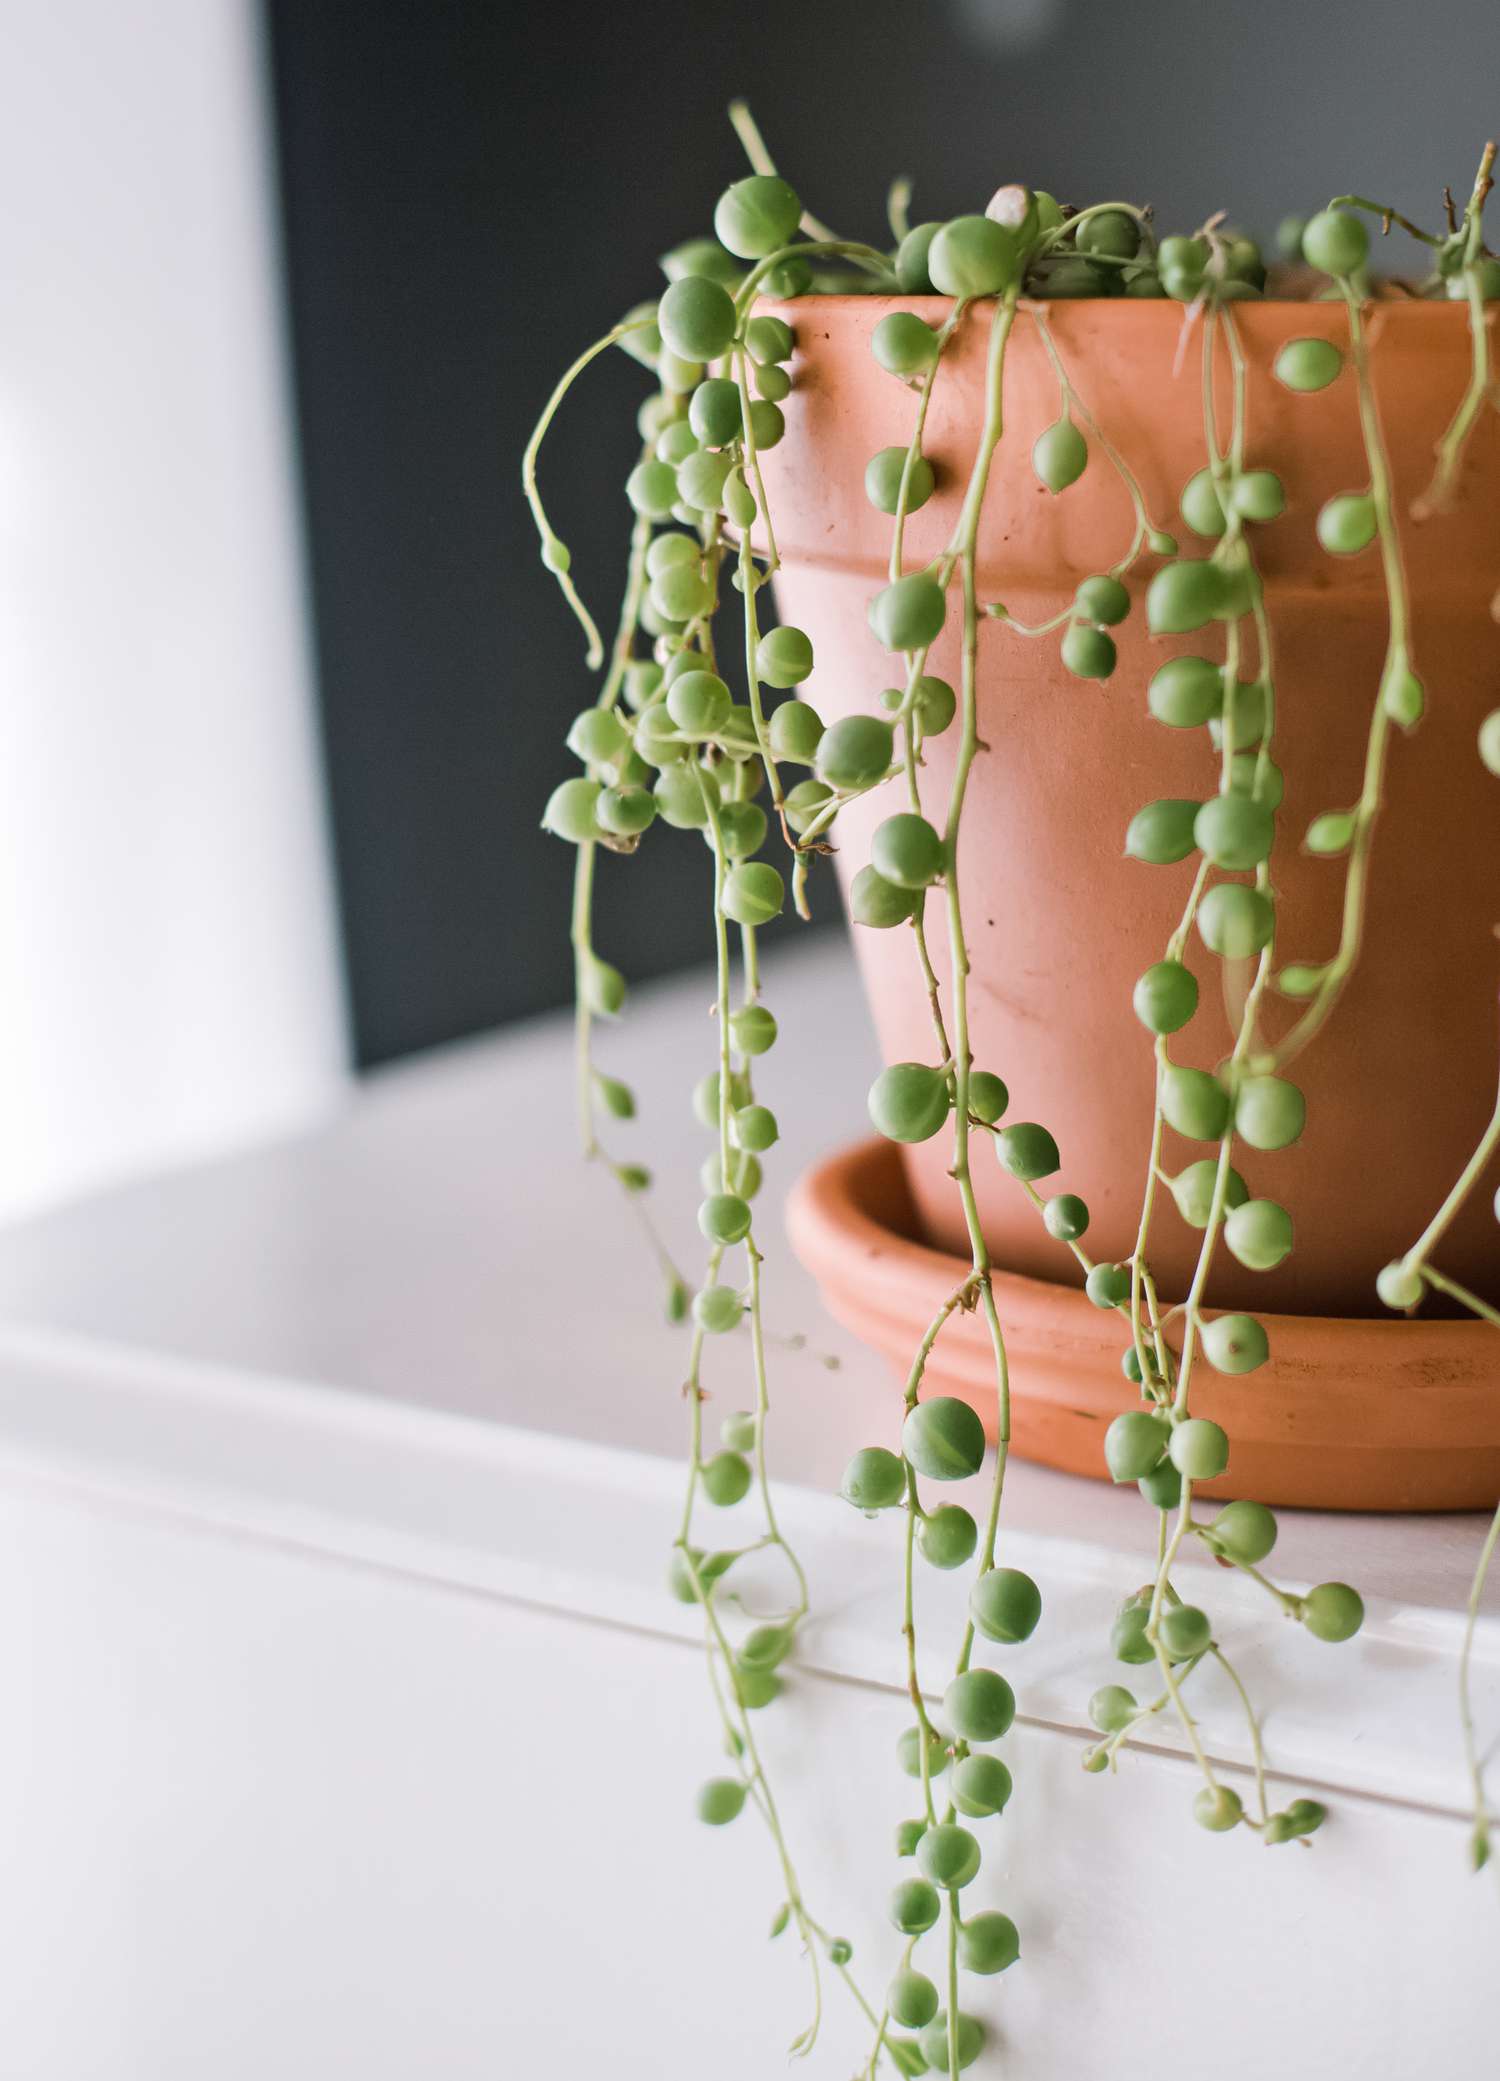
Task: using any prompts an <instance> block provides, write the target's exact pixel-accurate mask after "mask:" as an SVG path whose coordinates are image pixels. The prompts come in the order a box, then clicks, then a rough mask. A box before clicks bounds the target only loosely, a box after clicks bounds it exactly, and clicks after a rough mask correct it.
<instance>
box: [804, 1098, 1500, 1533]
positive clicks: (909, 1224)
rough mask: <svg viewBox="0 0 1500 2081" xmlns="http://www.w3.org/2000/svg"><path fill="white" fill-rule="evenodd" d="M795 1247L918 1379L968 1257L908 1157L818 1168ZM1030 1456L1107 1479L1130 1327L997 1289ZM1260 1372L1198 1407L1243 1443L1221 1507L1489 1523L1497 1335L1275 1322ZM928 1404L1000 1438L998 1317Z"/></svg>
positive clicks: (1499, 1451) (1301, 1319) (954, 1357)
mask: <svg viewBox="0 0 1500 2081" xmlns="http://www.w3.org/2000/svg"><path fill="white" fill-rule="evenodd" d="M787 1226H788V1229H789V1231H790V1234H791V1239H792V1245H793V1248H794V1249H795V1250H796V1252H797V1255H798V1256H799V1257H800V1258H801V1260H802V1262H803V1263H804V1264H805V1265H806V1266H807V1268H808V1270H809V1271H810V1272H811V1273H812V1274H813V1276H814V1278H815V1279H816V1280H817V1281H818V1284H819V1286H820V1288H821V1290H822V1294H823V1299H824V1302H825V1304H826V1306H827V1307H828V1310H829V1312H830V1313H831V1314H832V1315H833V1316H834V1317H835V1318H836V1319H837V1320H838V1321H839V1322H841V1323H842V1324H843V1325H844V1327H845V1328H846V1329H848V1330H850V1331H852V1332H853V1334H854V1335H855V1336H857V1337H859V1338H860V1339H861V1340H862V1341H863V1342H864V1343H866V1344H869V1345H870V1346H872V1347H873V1348H874V1349H875V1350H877V1351H879V1352H881V1353H883V1354H884V1355H885V1356H886V1357H887V1358H888V1359H889V1360H890V1361H891V1362H892V1364H893V1365H894V1366H895V1367H896V1368H897V1369H898V1371H899V1373H900V1374H901V1376H902V1377H903V1378H904V1376H905V1374H906V1371H907V1369H908V1367H909V1365H910V1362H911V1356H912V1353H913V1352H914V1351H915V1349H916V1347H917V1345H918V1343H919V1342H920V1340H921V1337H922V1334H923V1332H924V1331H925V1329H926V1328H927V1326H928V1324H929V1323H930V1322H931V1320H932V1318H933V1317H934V1315H936V1313H937V1311H938V1309H939V1308H940V1307H941V1306H942V1304H943V1303H944V1301H946V1300H947V1298H948V1297H949V1295H950V1294H951V1293H952V1292H953V1291H954V1289H955V1288H956V1287H957V1286H959V1285H960V1284H961V1282H962V1280H963V1278H964V1274H965V1271H966V1269H967V1267H966V1265H965V1263H964V1262H963V1260H961V1259H959V1258H957V1257H954V1256H950V1255H948V1254H947V1253H946V1252H944V1251H941V1250H936V1249H933V1248H932V1247H930V1246H929V1245H928V1244H926V1243H923V1242H921V1241H919V1240H917V1223H916V1218H915V1216H914V1214H913V1211H912V1203H911V1198H910V1195H909V1194H908V1191H907V1188H906V1183H905V1179H904V1177H903V1175H902V1167H901V1155H900V1151H899V1150H898V1149H897V1148H896V1147H895V1146H894V1145H893V1144H891V1143H889V1142H886V1141H882V1140H880V1139H878V1138H874V1139H871V1140H870V1141H866V1142H859V1143H856V1144H855V1145H854V1146H852V1147H850V1148H847V1149H842V1150H840V1151H839V1152H838V1153H837V1154H835V1155H833V1156H831V1157H829V1158H827V1159H826V1160H825V1161H824V1162H822V1163H819V1164H817V1165H815V1166H814V1167H813V1168H812V1169H811V1170H810V1171H808V1172H807V1173H806V1174H805V1175H804V1176H803V1178H802V1179H801V1180H800V1182H799V1183H798V1185H797V1187H796V1190H795V1191H794V1193H793V1195H792V1198H791V1201H790V1203H789V1205H788V1208H787ZM994 1284H995V1297H996V1300H997V1302H998V1304H999V1309H1000V1318H1001V1321H1002V1323H1003V1325H1004V1328H1005V1333H1006V1346H1007V1352H1008V1355H1009V1361H1010V1376H1011V1439H1012V1446H1013V1449H1014V1450H1015V1451H1016V1452H1017V1453H1018V1454H1019V1455H1020V1456H1021V1457H1022V1458H1024V1459H1030V1460H1040V1461H1041V1462H1042V1463H1043V1464H1044V1465H1046V1466H1049V1467H1060V1468H1062V1469H1063V1470H1064V1471H1065V1472H1067V1473H1070V1474H1088V1475H1092V1476H1094V1477H1095V1478H1096V1479H1102V1478H1104V1471H1105V1470H1104V1457H1103V1450H1102V1440H1103V1437H1104V1430H1105V1426H1106V1425H1107V1424H1108V1423H1109V1421H1110V1419H1111V1418H1112V1417H1113V1416H1115V1415H1117V1414H1118V1413H1119V1412H1120V1410H1122V1409H1128V1408H1131V1407H1133V1406H1137V1404H1136V1403H1135V1398H1134V1393H1133V1390H1132V1389H1131V1388H1130V1386H1129V1384H1128V1383H1127V1382H1126V1381H1125V1380H1124V1378H1123V1377H1122V1375H1121V1372H1120V1349H1121V1344H1122V1341H1123V1340H1122V1337H1121V1330H1120V1322H1119V1318H1118V1317H1117V1316H1115V1315H1113V1314H1109V1313H1105V1312H1103V1311H1101V1310H1099V1309H1097V1308H1095V1307H1094V1306H1092V1304H1091V1303H1090V1302H1089V1301H1088V1299H1087V1298H1086V1297H1085V1296H1084V1294H1083V1293H1082V1292H1080V1291H1078V1290H1076V1289H1075V1288H1072V1287H1066V1286H1054V1285H1052V1284H1050V1283H1049V1282H1047V1281H1044V1280H1040V1279H1031V1278H1022V1277H1020V1276H1018V1275H1017V1274H1015V1273H1010V1272H999V1271H997V1272H996V1273H995V1275H994ZM1261 1320H1262V1321H1263V1322H1264V1323H1265V1326H1266V1330H1267V1333H1268V1335H1269V1337H1270V1340H1271V1353H1272V1356H1271V1358H1270V1360H1269V1362H1268V1363H1267V1364H1266V1365H1264V1366H1262V1367H1261V1368H1260V1369H1259V1370H1258V1371H1257V1372H1255V1373H1252V1374H1249V1375H1247V1376H1244V1377H1243V1378H1238V1379H1233V1378H1226V1377H1224V1376H1223V1375H1221V1374H1217V1373H1214V1372H1212V1371H1211V1370H1210V1369H1209V1368H1208V1367H1206V1366H1205V1367H1204V1368H1203V1369H1202V1371H1201V1372H1200V1373H1196V1374H1195V1384H1194V1393H1193V1411H1194V1414H1195V1415H1198V1416H1209V1417H1212V1418H1213V1419H1214V1420H1215V1422H1217V1423H1221V1424H1222V1425H1223V1426H1224V1428H1225V1430H1226V1431H1228V1433H1229V1436H1230V1439H1231V1441H1232V1443H1231V1452H1230V1462H1229V1470H1228V1472H1227V1473H1226V1474H1225V1475H1223V1476H1222V1477H1221V1479H1219V1480H1218V1481H1213V1482H1208V1483H1205V1484H1204V1488H1205V1490H1206V1491H1207V1492H1208V1493H1209V1494H1211V1495H1218V1496H1251V1497H1254V1498H1256V1499H1257V1500H1259V1501H1260V1502H1263V1503H1285V1504H1294V1505H1302V1506H1305V1507H1308V1508H1314V1509H1320V1510H1476V1509H1480V1508H1489V1507H1492V1506H1493V1505H1494V1503H1495V1501H1496V1499H1497V1497H1500V1335H1497V1333H1496V1332H1495V1330H1494V1329H1493V1328H1491V1327H1490V1326H1489V1325H1488V1324H1486V1323H1476V1322H1462V1321H1459V1322H1449V1321H1438V1320H1433V1321H1424V1320H1422V1319H1421V1318H1418V1319H1416V1320H1413V1321H1404V1320H1378V1319H1371V1320H1363V1319H1359V1318H1341V1317H1336V1316H1314V1315H1267V1314H1264V1313H1262V1315H1261ZM924 1391H925V1392H927V1393H929V1394H955V1395H961V1396H962V1397H963V1398H964V1400H965V1401H967V1402H970V1403H972V1404H973V1406H974V1407H975V1408H976V1409H977V1410H978V1411H979V1413H980V1415H981V1416H982V1417H983V1418H984V1422H985V1427H986V1430H987V1431H988V1432H989V1435H990V1436H991V1437H993V1435H994V1424H995V1388H994V1373H993V1365H992V1360H991V1355H990V1347H989V1339H988V1336H987V1333H986V1331H985V1327H984V1323H983V1321H982V1319H981V1318H980V1317H979V1316H978V1315H977V1314H975V1315H965V1314H962V1313H959V1312H955V1314H954V1315H953V1316H952V1317H951V1318H950V1319H949V1321H948V1323H947V1324H946V1325H945V1327H944V1329H943V1332H942V1334H941V1336H940V1337H939V1339H938V1342H937V1346H936V1348H935V1350H934V1352H933V1356H932V1359H931V1360H930V1362H929V1364H928V1367H927V1374H926V1384H925V1390H924Z"/></svg>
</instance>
